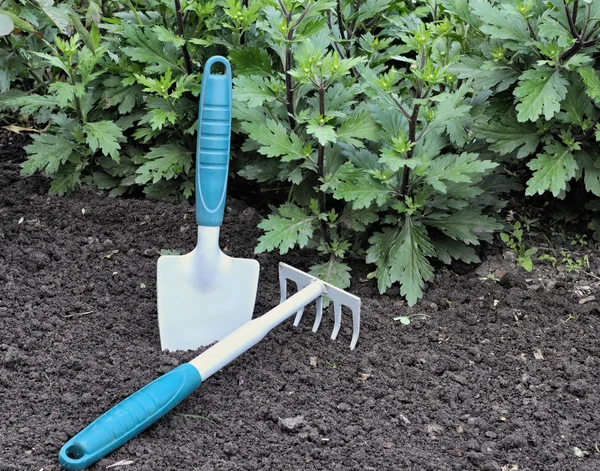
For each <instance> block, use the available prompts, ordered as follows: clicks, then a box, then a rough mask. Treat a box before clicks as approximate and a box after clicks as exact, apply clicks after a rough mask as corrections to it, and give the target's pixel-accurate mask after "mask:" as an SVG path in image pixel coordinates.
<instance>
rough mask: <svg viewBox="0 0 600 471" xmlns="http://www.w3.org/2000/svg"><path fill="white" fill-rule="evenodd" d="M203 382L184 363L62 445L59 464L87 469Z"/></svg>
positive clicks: (194, 369) (196, 372)
mask: <svg viewBox="0 0 600 471" xmlns="http://www.w3.org/2000/svg"><path fill="white" fill-rule="evenodd" d="M201 382H202V377H201V376H200V374H199V373H198V370H196V368H194V367H193V366H192V365H190V364H189V363H185V364H183V365H181V366H178V367H177V368H175V369H173V370H171V371H169V372H168V373H166V374H164V375H163V376H161V377H159V378H157V379H155V380H154V381H152V382H151V383H149V384H147V385H146V386H144V387H143V388H142V389H140V390H139V391H137V392H135V393H133V394H132V395H131V396H129V397H128V398H126V399H124V400H123V401H121V402H119V403H118V404H117V405H116V406H114V407H113V408H112V409H110V410H109V411H108V412H105V413H104V414H103V415H101V416H100V417H98V418H97V419H96V420H94V421H93V422H92V423H91V424H90V425H88V426H87V427H86V428H84V429H83V430H82V431H81V432H79V433H78V434H77V435H75V436H74V437H73V438H71V439H70V440H69V441H68V442H67V443H65V444H64V445H63V447H62V448H61V450H60V453H59V455H58V461H59V462H60V464H61V465H62V466H63V467H64V468H65V469H67V470H69V471H76V470H80V469H84V468H87V467H88V466H90V465H92V464H93V463H95V462H96V461H98V460H99V459H100V458H102V457H104V456H106V455H108V454H109V453H110V452H112V451H114V450H116V449H117V448H119V447H120V446H121V445H123V444H124V443H126V442H127V441H129V440H130V439H132V438H133V437H135V436H136V435H138V434H139V433H140V432H142V431H143V430H145V429H146V428H148V427H149V426H150V425H152V424H153V423H154V422H156V421H157V420H158V419H160V418H161V417H162V416H164V415H165V414H166V413H167V412H169V411H171V410H172V409H173V408H174V407H175V406H177V404H179V403H180V402H181V401H183V400H184V399H185V398H186V397H187V396H189V395H190V394H191V393H192V392H193V391H194V390H195V389H196V388H197V387H198V386H200V383H201Z"/></svg>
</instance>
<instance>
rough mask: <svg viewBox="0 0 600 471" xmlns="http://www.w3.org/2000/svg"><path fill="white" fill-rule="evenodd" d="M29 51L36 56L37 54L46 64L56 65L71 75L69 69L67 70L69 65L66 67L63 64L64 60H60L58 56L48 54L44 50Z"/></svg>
mask: <svg viewBox="0 0 600 471" xmlns="http://www.w3.org/2000/svg"><path fill="white" fill-rule="evenodd" d="M31 52H32V53H33V54H35V55H36V56H38V57H39V58H41V59H43V61H44V62H46V63H47V64H48V65H50V66H52V67H56V68H58V69H61V70H62V71H63V72H64V73H66V74H67V75H68V76H69V77H70V76H71V71H70V70H69V67H67V66H66V65H65V64H64V62H63V61H61V60H60V58H58V57H56V56H51V55H50V54H46V53H45V52H36V51H31Z"/></svg>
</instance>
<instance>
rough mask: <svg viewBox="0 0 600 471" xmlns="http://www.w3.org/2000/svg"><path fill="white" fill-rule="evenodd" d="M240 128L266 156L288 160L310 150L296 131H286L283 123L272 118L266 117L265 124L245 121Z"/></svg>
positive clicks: (298, 157)
mask: <svg viewBox="0 0 600 471" xmlns="http://www.w3.org/2000/svg"><path fill="white" fill-rule="evenodd" d="M242 128H243V129H244V131H246V132H247V133H248V135H249V137H250V138H251V139H253V140H254V141H256V142H257V143H258V144H259V148H258V151H259V152H260V153H261V154H263V155H266V156H267V157H281V161H282V162H290V161H292V160H301V159H304V158H305V157H307V156H308V155H310V154H311V152H312V149H310V146H308V148H307V146H305V144H304V142H303V141H302V139H301V138H300V137H298V135H297V134H296V133H294V132H293V131H289V132H288V130H287V129H286V128H285V126H284V125H283V124H281V123H279V122H277V121H274V120H272V119H267V121H266V124H261V123H248V122H245V123H243V124H242Z"/></svg>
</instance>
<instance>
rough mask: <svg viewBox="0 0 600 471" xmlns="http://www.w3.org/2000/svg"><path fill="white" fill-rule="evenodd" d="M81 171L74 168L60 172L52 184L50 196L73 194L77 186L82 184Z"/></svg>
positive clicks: (63, 169)
mask: <svg viewBox="0 0 600 471" xmlns="http://www.w3.org/2000/svg"><path fill="white" fill-rule="evenodd" d="M80 177H81V171H80V170H77V169H75V167H74V166H67V167H65V168H62V169H61V170H60V172H58V173H57V174H56V175H54V178H53V179H52V183H50V194H51V195H57V196H64V195H66V194H67V193H71V192H72V191H73V190H74V189H75V186H76V185H78V184H80V183H81V179H80Z"/></svg>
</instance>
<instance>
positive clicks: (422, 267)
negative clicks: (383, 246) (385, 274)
mask: <svg viewBox="0 0 600 471" xmlns="http://www.w3.org/2000/svg"><path fill="white" fill-rule="evenodd" d="M433 255H434V251H433V247H432V246H431V243H430V242H429V237H428V236H427V232H426V230H425V228H424V227H423V226H420V225H416V224H414V222H413V220H412V218H411V217H410V216H409V215H406V218H405V220H404V226H403V227H402V230H401V231H400V234H399V236H398V240H397V241H395V243H394V245H393V246H392V247H391V250H390V255H389V260H390V281H391V282H392V283H394V282H399V283H400V294H401V295H402V296H404V297H405V298H406V302H407V303H408V305H409V306H414V305H415V304H416V303H417V301H418V300H419V299H420V298H422V297H423V287H424V286H425V281H430V280H432V279H433V268H432V267H431V264H430V263H429V261H428V260H427V257H431V256H433Z"/></svg>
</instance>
